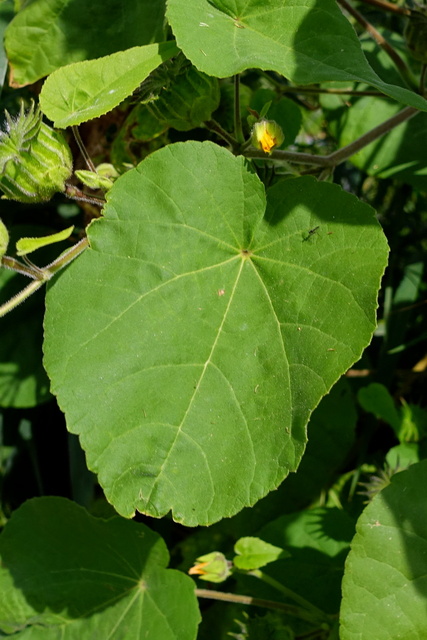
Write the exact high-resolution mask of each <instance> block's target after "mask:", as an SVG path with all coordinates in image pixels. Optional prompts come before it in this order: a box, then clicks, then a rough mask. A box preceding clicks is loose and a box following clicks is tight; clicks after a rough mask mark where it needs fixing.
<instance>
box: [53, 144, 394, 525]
mask: <svg viewBox="0 0 427 640" xmlns="http://www.w3.org/2000/svg"><path fill="white" fill-rule="evenodd" d="M245 162H246V161H245V160H244V158H242V157H237V158H236V157H234V156H233V155H231V154H230V153H229V152H228V151H226V150H225V149H223V148H220V147H218V146H217V145H214V144H212V143H210V142H205V143H198V142H186V143H178V144H176V145H172V146H168V147H165V148H163V149H161V150H159V151H157V152H156V153H154V154H152V155H151V156H149V157H148V158H147V159H146V160H144V161H143V162H142V163H141V164H140V165H139V166H138V167H137V168H136V169H133V170H132V171H129V172H128V173H127V174H125V175H124V176H122V177H121V178H119V179H118V180H117V182H116V183H115V185H114V186H113V187H112V189H111V190H110V192H109V194H108V204H107V206H106V208H105V217H104V218H103V219H100V220H99V221H96V222H95V223H93V224H92V226H91V227H90V229H89V233H88V235H89V240H90V244H91V248H90V249H88V250H87V251H86V252H85V253H84V254H83V255H82V256H81V257H80V258H79V259H78V260H77V261H76V262H75V263H73V264H72V265H71V266H70V268H68V269H67V271H66V272H65V273H64V274H62V275H61V277H60V278H59V279H58V280H57V281H56V282H55V283H54V285H53V286H52V287H50V289H49V292H48V300H47V315H46V321H45V332H46V333H45V335H46V339H45V364H46V367H47V371H48V373H49V375H50V377H51V379H52V385H53V389H54V392H55V393H56V394H57V395H58V400H59V403H60V406H61V407H62V409H63V410H64V411H65V413H66V417H67V422H68V427H69V429H70V430H71V431H73V432H75V433H78V434H79V435H80V438H81V443H82V446H83V448H84V449H85V451H86V453H87V460H88V464H89V467H90V468H91V469H92V470H93V471H95V472H96V473H98V474H99V480H100V482H101V484H102V486H103V488H104V490H105V492H106V495H107V497H108V499H109V500H110V501H111V502H112V504H114V506H115V508H116V509H117V510H118V511H119V513H121V514H123V515H125V516H131V515H132V514H133V513H134V511H135V509H137V510H139V511H142V512H145V513H149V514H152V515H155V516H162V515H164V514H165V513H167V512H168V511H169V510H172V512H173V517H174V518H175V519H176V520H178V521H181V522H184V523H185V524H187V525H195V524H197V523H203V524H208V523H211V522H213V521H215V520H218V519H220V518H222V517H224V516H230V515H233V514H234V513H236V512H237V511H239V510H240V509H241V508H242V507H244V506H249V505H252V504H254V503H255V502H256V501H257V500H258V499H259V498H261V497H262V496H264V495H266V493H268V492H269V491H271V490H272V489H273V488H276V487H277V486H278V484H279V483H280V482H281V481H282V480H283V479H284V478H285V476H286V475H287V473H288V472H289V471H290V470H294V469H296V468H297V466H298V464H299V461H300V459H301V456H302V453H303V450H304V446H305V442H306V424H307V421H308V419H309V416H310V413H311V411H312V410H313V409H314V407H315V406H316V405H317V403H318V402H319V400H320V398H321V397H322V396H323V395H325V394H326V393H327V392H328V390H329V389H330V387H331V386H332V384H333V383H334V382H335V381H336V379H337V378H338V377H339V375H340V374H342V373H343V372H344V371H345V370H346V369H347V368H348V367H349V366H350V365H351V364H352V363H353V362H354V361H355V360H356V359H357V358H358V357H359V356H360V354H361V352H362V350H363V348H364V347H365V346H366V344H367V343H368V342H369V340H370V337H371V335H372V332H373V329H374V327H375V308H376V296H377V290H378V287H379V282H380V278H381V275H382V272H383V270H384V266H385V263H386V257H387V245H386V241H385V239H384V236H383V234H382V232H381V230H380V228H379V226H378V223H377V222H376V221H375V219H374V216H373V211H372V209H371V208H370V207H368V206H367V205H365V204H363V203H361V202H359V201H358V200H357V199H356V198H355V197H353V196H351V195H349V194H348V193H345V192H344V191H342V190H341V189H340V188H339V187H337V186H335V185H331V184H327V183H319V182H317V181H316V180H314V179H313V178H298V179H291V180H287V181H283V182H280V183H278V184H277V185H276V186H274V187H273V188H272V189H271V190H270V191H269V192H268V205H267V211H266V214H265V206H266V200H265V193H264V187H263V185H262V183H261V182H260V181H259V179H258V178H257V177H256V176H255V175H254V174H252V173H250V172H249V171H248V170H247V169H246V167H245ZM264 214H265V216H264ZM337 320H339V321H337Z"/></svg>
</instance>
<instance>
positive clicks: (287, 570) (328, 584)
mask: <svg viewBox="0 0 427 640" xmlns="http://www.w3.org/2000/svg"><path fill="white" fill-rule="evenodd" d="M353 534H354V522H353V520H352V519H351V518H350V517H349V516H348V515H347V514H346V513H345V511H342V510H339V509H335V508H332V509H326V508H319V507H317V508H314V509H309V510H306V511H300V512H297V513H291V514H288V515H285V516H281V517H280V518H277V519H276V520H274V521H273V522H270V523H269V524H267V525H266V526H265V527H263V528H262V529H261V530H260V531H259V535H260V537H262V539H263V540H268V541H269V542H270V543H272V544H274V545H277V546H280V547H284V548H286V549H287V550H289V552H290V557H289V558H285V559H284V560H278V561H277V562H275V563H273V564H271V565H269V566H268V567H267V568H266V569H265V570H264V571H265V573H266V574H268V575H269V576H271V577H273V578H275V579H276V580H278V581H279V582H280V583H282V584H283V585H285V586H286V587H287V588H288V589H291V590H292V591H294V592H295V593H297V594H298V595H300V596H302V597H304V598H305V599H306V600H308V601H309V602H311V603H312V604H314V605H315V606H317V607H320V608H321V609H322V610H324V611H326V612H328V613H336V612H337V611H338V609H339V604H340V599H341V579H342V574H343V570H344V561H345V558H346V556H347V553H348V550H349V546H350V541H351V538H352V536H353ZM245 584H248V583H247V582H246V583H245ZM259 595H261V596H262V597H268V598H273V597H276V598H277V595H276V596H274V591H267V590H265V591H263V592H261V593H260V594H259Z"/></svg>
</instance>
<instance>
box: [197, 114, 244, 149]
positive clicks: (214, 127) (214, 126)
mask: <svg viewBox="0 0 427 640" xmlns="http://www.w3.org/2000/svg"><path fill="white" fill-rule="evenodd" d="M203 124H204V125H205V127H206V128H207V129H209V131H213V132H214V133H216V134H217V135H219V136H220V137H221V138H222V139H223V140H225V141H226V142H228V144H229V145H230V146H231V147H232V148H233V149H235V148H236V147H238V146H239V144H238V142H237V140H236V138H234V137H233V136H232V135H231V134H230V133H228V131H226V130H225V129H223V128H222V127H221V125H220V124H219V122H216V120H205V122H204V123H203Z"/></svg>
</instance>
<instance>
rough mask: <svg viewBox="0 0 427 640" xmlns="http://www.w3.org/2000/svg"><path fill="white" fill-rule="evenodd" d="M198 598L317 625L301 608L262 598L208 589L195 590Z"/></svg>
mask: <svg viewBox="0 0 427 640" xmlns="http://www.w3.org/2000/svg"><path fill="white" fill-rule="evenodd" d="M195 592H196V596H197V597H198V598H209V599H210V600H222V601H223V602H234V603H236V604H244V605H252V606H254V607H262V608H264V609H275V610H276V611H284V612H286V613H288V614H289V615H291V616H293V617H294V618H299V619H300V620H306V621H307V622H311V623H313V624H318V623H319V620H318V619H314V617H313V614H312V613H310V612H309V611H307V610H306V609H303V608H301V607H296V606H294V605H292V604H285V603H284V602H276V601H274V600H264V599H263V598H252V596H244V595H240V594H236V593H225V592H223V591H211V590H210V589H196V590H195ZM325 618H326V616H325V615H324V616H323V619H322V622H325Z"/></svg>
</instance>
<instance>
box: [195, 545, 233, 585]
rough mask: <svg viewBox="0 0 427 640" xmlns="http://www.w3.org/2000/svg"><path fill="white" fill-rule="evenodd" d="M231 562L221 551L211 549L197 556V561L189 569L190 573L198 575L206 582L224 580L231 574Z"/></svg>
mask: <svg viewBox="0 0 427 640" xmlns="http://www.w3.org/2000/svg"><path fill="white" fill-rule="evenodd" d="M230 567H231V562H229V561H228V560H227V559H226V557H225V556H224V554H223V553H220V552H219V551H212V553H207V554H206V555H204V556H200V558H197V563H195V564H194V567H191V569H190V570H189V572H188V573H189V574H190V575H198V576H199V577H200V579H201V580H207V581H208V582H224V580H226V579H227V578H228V576H229V575H230V574H231V571H230Z"/></svg>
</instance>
